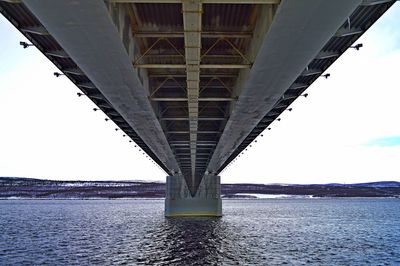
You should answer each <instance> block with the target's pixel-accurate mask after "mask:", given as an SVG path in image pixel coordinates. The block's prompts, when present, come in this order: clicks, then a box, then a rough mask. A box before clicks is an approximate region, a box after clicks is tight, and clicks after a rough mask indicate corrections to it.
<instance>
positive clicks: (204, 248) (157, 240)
mask: <svg viewBox="0 0 400 266" xmlns="http://www.w3.org/2000/svg"><path fill="white" fill-rule="evenodd" d="M153 229H154V230H152V231H149V232H148V234H147V237H146V238H145V240H144V241H143V242H141V243H140V244H139V246H138V251H139V254H140V255H139V257H138V260H137V261H138V262H140V263H143V264H155V263H158V262H160V260H161V261H163V262H165V263H179V264H180V265H193V264H194V265H196V264H198V265H204V264H218V263H220V262H221V261H220V258H221V257H222V256H221V255H222V242H223V239H224V237H225V234H226V228H224V222H223V221H221V218H198V217H196V218H166V219H165V221H162V222H160V224H159V225H158V226H157V227H156V228H153Z"/></svg>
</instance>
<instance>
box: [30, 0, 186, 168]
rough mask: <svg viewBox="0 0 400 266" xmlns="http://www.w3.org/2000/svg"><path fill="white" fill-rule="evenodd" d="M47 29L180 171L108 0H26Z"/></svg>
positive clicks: (166, 161)
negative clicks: (107, 6)
mask: <svg viewBox="0 0 400 266" xmlns="http://www.w3.org/2000/svg"><path fill="white" fill-rule="evenodd" d="M23 3H24V4H25V5H26V6H27V7H28V8H29V10H30V11H31V12H32V13H33V14H34V15H35V16H36V17H37V18H39V19H40V22H41V23H42V24H43V25H44V26H45V28H46V29H47V30H48V32H49V33H50V34H51V35H52V36H53V37H54V38H55V39H56V40H57V41H58V43H59V44H60V45H61V46H62V48H63V49H64V50H65V51H66V52H67V54H68V55H69V56H70V57H71V58H72V59H73V60H74V61H75V62H76V63H77V65H79V67H80V68H81V69H82V70H83V72H85V74H86V75H87V76H88V77H89V78H90V80H91V81H92V82H93V83H94V84H95V85H96V87H97V88H98V89H99V90H100V91H101V93H102V94H103V95H104V96H105V97H106V98H107V100H108V101H109V102H110V103H111V104H112V106H113V107H114V108H115V109H116V110H117V111H118V112H119V113H120V114H121V115H122V117H123V118H124V119H125V120H126V121H127V122H128V123H129V125H130V126H131V127H132V128H133V129H134V130H135V131H136V132H137V133H138V135H139V136H140V137H141V138H142V139H143V141H144V142H145V143H146V144H147V145H148V146H149V147H150V149H151V150H152V151H153V152H154V153H155V154H156V155H157V156H158V158H159V159H160V160H161V161H162V162H163V163H164V164H165V165H166V166H167V167H168V169H170V170H174V171H175V172H178V171H179V166H178V164H177V162H176V159H175V156H174V155H173V153H172V151H171V148H170V146H169V144H168V142H167V139H166V137H165V135H164V133H163V130H162V129H161V126H160V124H159V122H158V120H157V118H156V116H155V114H154V111H153V109H152V107H151V105H150V102H149V100H148V91H147V90H145V89H144V88H143V86H142V83H141V81H140V79H139V77H138V74H137V71H136V70H135V69H134V68H133V66H132V62H130V60H129V55H128V54H127V51H126V49H125V47H124V46H123V43H122V42H121V39H120V36H119V33H118V30H117V28H116V27H115V25H114V24H113V22H112V20H111V18H110V16H109V14H108V11H107V9H106V6H105V4H104V2H103V1H98V0H85V1H73V0H64V1H53V0H24V1H23Z"/></svg>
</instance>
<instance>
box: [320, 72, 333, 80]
mask: <svg viewBox="0 0 400 266" xmlns="http://www.w3.org/2000/svg"><path fill="white" fill-rule="evenodd" d="M330 76H331V74H329V73H326V74H324V75H321V77H324V78H326V79H328V78H329V77H330Z"/></svg>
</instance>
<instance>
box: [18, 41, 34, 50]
mask: <svg viewBox="0 0 400 266" xmlns="http://www.w3.org/2000/svg"><path fill="white" fill-rule="evenodd" d="M19 45H21V46H22V47H24V49H26V48H28V47H29V46H33V44H31V43H27V42H19Z"/></svg>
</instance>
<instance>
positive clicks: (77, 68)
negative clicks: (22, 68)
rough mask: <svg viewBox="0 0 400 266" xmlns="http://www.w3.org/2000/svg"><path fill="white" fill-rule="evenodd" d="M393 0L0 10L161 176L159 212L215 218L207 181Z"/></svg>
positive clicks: (217, 202) (181, 0) (214, 0)
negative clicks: (163, 184) (164, 184)
mask: <svg viewBox="0 0 400 266" xmlns="http://www.w3.org/2000/svg"><path fill="white" fill-rule="evenodd" d="M394 2H395V1H388V0H341V1H339V0H338V1H326V0H308V1H298V0H106V1H101V0H86V1H73V0H65V1H54V0H0V12H1V13H2V14H3V15H4V16H5V17H6V18H7V19H8V20H9V21H10V22H11V23H12V24H13V25H14V26H15V27H16V28H17V29H18V30H19V31H21V32H22V33H23V34H24V35H25V36H26V38H27V39H29V40H30V42H31V43H32V45H34V46H36V47H37V48H38V49H39V50H40V51H41V52H42V53H43V54H44V55H45V56H46V57H47V58H48V59H49V60H50V61H51V62H53V63H54V65H55V66H57V67H58V68H59V69H60V71H62V72H63V74H65V75H66V77H68V78H69V79H70V80H71V81H72V82H73V83H74V84H75V85H76V86H77V87H78V88H79V89H80V90H81V93H78V95H79V96H85V97H88V98H90V99H91V100H92V101H93V103H95V104H96V105H97V106H98V108H96V109H98V110H101V111H102V112H104V114H105V115H106V116H107V117H108V118H107V119H110V120H112V121H114V123H115V124H116V125H118V127H119V128H118V130H119V129H120V130H122V131H124V132H125V134H126V135H127V136H129V137H130V138H131V140H132V141H133V142H134V143H135V145H137V146H138V147H140V149H142V150H143V151H144V152H146V153H147V154H148V156H149V157H150V158H152V160H154V162H156V163H157V164H158V165H159V166H160V167H161V168H162V169H163V170H164V171H165V172H166V173H168V177H167V193H166V200H165V212H166V215H167V216H179V215H211V216H220V215H221V214H222V206H221V199H220V178H219V176H218V174H219V173H220V172H221V171H222V170H223V169H224V168H225V167H226V166H227V165H229V164H230V163H231V162H232V160H233V159H234V158H235V157H237V156H238V155H239V154H240V153H241V152H242V151H243V150H244V149H246V147H247V146H248V145H250V144H251V143H252V141H253V140H254V139H255V138H256V137H257V136H258V135H259V134H261V133H262V132H263V131H264V130H265V129H267V128H268V126H269V125H270V124H271V123H272V122H273V121H275V120H277V119H278V120H279V115H280V114H281V113H282V112H284V111H285V110H287V109H288V107H289V106H290V104H291V103H292V102H293V101H295V100H296V99H297V98H298V97H301V96H306V94H304V91H305V90H306V89H307V88H308V87H309V86H310V85H311V84H312V83H313V82H314V81H315V80H316V79H317V78H319V77H320V76H321V75H323V74H324V72H325V70H326V69H327V68H328V67H329V66H330V65H331V64H332V63H333V62H335V60H336V59H337V58H338V57H340V56H341V54H342V53H343V52H344V51H346V50H347V49H348V48H349V47H351V46H352V45H353V44H354V42H355V41H356V40H357V39H358V38H359V37H360V36H361V35H362V34H363V33H364V32H365V31H366V30H368V28H369V27H370V26H371V25H372V24H373V23H374V22H375V21H376V20H377V19H379V17H380V16H382V14H384V13H385V11H386V10H387V9H389V8H390V6H391V5H393V4H394ZM22 45H24V46H25V47H27V46H29V45H31V44H27V43H22ZM354 48H356V49H358V48H359V47H357V46H355V47H354ZM134 163H135V162H132V164H134Z"/></svg>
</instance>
